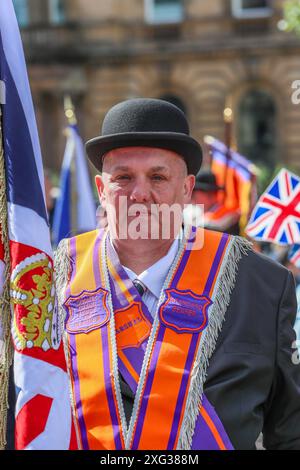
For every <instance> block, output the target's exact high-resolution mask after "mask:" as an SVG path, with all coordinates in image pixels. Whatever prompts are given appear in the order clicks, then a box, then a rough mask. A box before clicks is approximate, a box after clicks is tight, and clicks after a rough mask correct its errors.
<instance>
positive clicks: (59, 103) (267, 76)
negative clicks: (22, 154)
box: [14, 0, 300, 170]
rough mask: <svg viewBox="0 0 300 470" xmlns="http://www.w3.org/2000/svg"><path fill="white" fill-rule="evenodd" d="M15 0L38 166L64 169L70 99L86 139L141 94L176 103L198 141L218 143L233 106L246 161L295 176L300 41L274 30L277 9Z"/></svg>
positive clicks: (145, 0) (226, 1) (213, 1)
mask: <svg viewBox="0 0 300 470" xmlns="http://www.w3.org/2000/svg"><path fill="white" fill-rule="evenodd" d="M14 1H15V4H16V8H17V11H18V16H19V20H20V23H21V25H22V35H23V40H24V46H25V51H26V55H27V59H28V65H29V73H30V80H31V85H32V90H33V98H34V102H35V106H36V111H37V118H38V125H39V130H40V136H41V144H42V149H43V154H44V163H45V166H47V167H50V168H52V169H55V170H59V168H60V165H61V160H62V154H63V149H64V135H63V132H62V130H63V128H64V126H65V116H64V111H63V97H64V95H65V94H67V93H68V94H71V96H72V98H73V100H74V102H75V104H76V111H77V117H78V121H79V127H80V130H81V134H82V136H83V138H84V139H87V138H90V137H93V136H95V135H97V134H99V132H100V125H101V122H102V119H103V116H104V114H105V112H106V111H107V110H108V108H110V107H111V106H112V105H113V104H115V103H117V102H118V101H120V100H124V99H128V98H132V97H140V96H146V97H162V98H165V99H168V100H171V101H173V102H174V103H177V104H178V105H179V106H181V107H182V108H183V109H184V110H185V111H186V113H187V115H188V118H189V121H190V124H191V133H192V135H193V136H194V137H195V138H196V139H199V141H201V142H202V141H203V137H204V135H206V134H209V135H213V136H215V137H217V138H220V139H222V138H223V136H224V122H223V110H224V107H225V106H230V107H232V109H233V111H234V117H235V119H234V126H233V135H234V139H235V141H236V142H237V145H238V148H239V149H240V150H241V151H242V152H243V153H244V154H246V155H247V156H248V157H250V158H251V159H253V160H254V161H256V162H259V163H261V162H262V163H263V164H264V165H266V166H268V167H273V166H275V164H276V163H277V162H278V163H284V164H286V165H290V166H291V167H292V168H293V167H294V168H300V150H299V148H300V104H298V105H297V104H293V102H292V94H293V92H294V90H293V89H292V84H293V82H294V81H295V80H298V79H299V80H300V62H299V53H300V39H299V38H297V37H296V36H295V35H293V34H289V33H286V32H282V31H280V29H279V28H278V22H279V20H280V19H281V17H282V5H283V0H273V1H271V0H270V1H259V0H249V1H247V0H246V1H244V0H207V1H205V0H64V1H63V0H43V1H42V2H41V1H40V0H14ZM41 5H43V7H42V8H41Z"/></svg>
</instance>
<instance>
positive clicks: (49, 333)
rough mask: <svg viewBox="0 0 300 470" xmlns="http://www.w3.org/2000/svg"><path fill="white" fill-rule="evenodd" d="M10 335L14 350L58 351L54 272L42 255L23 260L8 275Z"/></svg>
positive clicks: (58, 339)
mask: <svg viewBox="0 0 300 470" xmlns="http://www.w3.org/2000/svg"><path fill="white" fill-rule="evenodd" d="M10 297H11V305H12V308H13V309H14V315H13V325H12V336H13V341H14V344H15V346H16V348H17V349H18V350H24V349H25V348H29V349H31V348H33V347H37V348H42V349H43V350H44V351H48V350H49V349H51V348H53V349H58V347H59V345H60V339H61V328H60V324H59V319H58V314H57V301H56V295H55V286H54V272H53V264H52V261H51V259H50V258H49V257H48V256H47V255H46V254H45V253H37V254H35V255H32V256H29V257H27V258H25V259H24V260H23V261H22V262H21V263H19V264H18V265H17V266H16V267H15V268H14V270H13V272H12V274H11V282H10Z"/></svg>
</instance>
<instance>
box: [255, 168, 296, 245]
mask: <svg viewBox="0 0 300 470" xmlns="http://www.w3.org/2000/svg"><path fill="white" fill-rule="evenodd" d="M246 233H247V234H248V235H249V236H250V237H252V238H254V239H255V240H259V241H266V242H272V243H277V244H278V245H293V244H296V243H300V178H299V176H297V175H295V174H293V173H291V172H290V171H288V170H286V169H285V168H283V169H282V170H280V172H279V173H278V175H277V176H276V177H275V179H274V180H273V181H272V183H271V184H270V186H269V187H268V188H267V190H266V191H265V192H264V194H263V195H262V196H261V197H260V199H259V200H258V202H257V204H256V206H255V208H254V210H253V212H252V215H251V217H250V220H249V223H248V225H247V227H246Z"/></svg>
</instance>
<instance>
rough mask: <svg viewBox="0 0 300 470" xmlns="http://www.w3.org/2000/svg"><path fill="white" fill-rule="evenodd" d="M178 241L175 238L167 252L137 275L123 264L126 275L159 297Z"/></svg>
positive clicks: (176, 249) (175, 252)
mask: <svg viewBox="0 0 300 470" xmlns="http://www.w3.org/2000/svg"><path fill="white" fill-rule="evenodd" d="M179 243H180V239H175V240H174V241H173V243H172V245H171V246H170V249H169V251H168V253H167V254H166V255H165V256H163V258H161V259H159V260H158V261H156V263H154V264H152V266H150V267H149V268H147V269H146V270H145V271H143V272H142V273H141V274H139V275H137V274H136V273H134V272H133V271H132V270H131V269H129V268H126V266H123V268H124V269H125V271H126V274H127V276H128V277H129V278H130V279H131V280H132V281H133V280H134V279H139V280H140V281H141V282H142V283H143V284H144V285H145V286H146V287H147V289H148V290H149V291H150V292H152V294H153V295H155V297H156V298H157V299H159V296H160V292H161V289H162V286H163V284H164V281H165V279H166V277H167V274H168V271H169V269H170V267H171V264H172V262H173V260H174V258H175V256H176V254H177V252H178V248H179ZM112 246H113V244H112ZM113 248H114V247H113ZM114 249H115V248H114Z"/></svg>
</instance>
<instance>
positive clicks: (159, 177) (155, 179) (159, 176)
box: [152, 175, 166, 181]
mask: <svg viewBox="0 0 300 470" xmlns="http://www.w3.org/2000/svg"><path fill="white" fill-rule="evenodd" d="M152 179H153V180H154V181H163V180H165V179H166V178H165V177H164V176H162V175H152Z"/></svg>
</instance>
